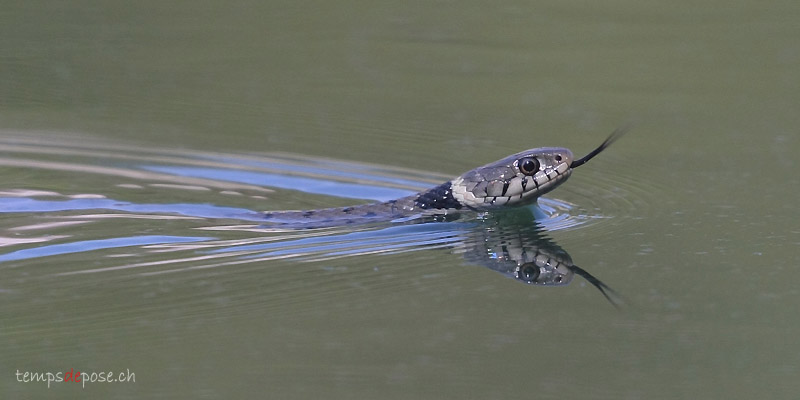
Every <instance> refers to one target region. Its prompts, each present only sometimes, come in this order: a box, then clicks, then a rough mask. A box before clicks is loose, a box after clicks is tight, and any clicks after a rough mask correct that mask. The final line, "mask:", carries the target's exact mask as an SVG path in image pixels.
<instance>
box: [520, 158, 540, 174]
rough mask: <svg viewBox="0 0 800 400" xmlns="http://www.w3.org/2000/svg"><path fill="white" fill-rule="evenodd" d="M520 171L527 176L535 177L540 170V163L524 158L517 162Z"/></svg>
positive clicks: (533, 159)
mask: <svg viewBox="0 0 800 400" xmlns="http://www.w3.org/2000/svg"><path fill="white" fill-rule="evenodd" d="M517 167H518V168H519V171H520V172H522V173H523V174H525V175H533V174H535V173H536V171H538V170H539V161H538V160H537V159H535V158H533V157H524V158H520V159H519V160H517Z"/></svg>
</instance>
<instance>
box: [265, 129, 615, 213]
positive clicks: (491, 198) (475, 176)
mask: <svg viewBox="0 0 800 400" xmlns="http://www.w3.org/2000/svg"><path fill="white" fill-rule="evenodd" d="M623 133H624V130H617V131H615V132H614V133H612V134H611V136H609V137H608V138H607V139H606V140H605V141H604V142H603V143H602V144H601V145H600V146H599V147H597V148H596V149H595V150H594V151H592V152H591V153H589V154H588V155H586V156H585V157H583V158H581V159H579V160H574V158H573V155H572V152H571V151H570V150H569V149H566V148H563V147H541V148H535V149H530V150H526V151H523V152H520V153H516V154H512V155H510V156H508V157H505V158H503V159H501V160H498V161H495V162H492V163H489V164H486V165H484V166H482V167H478V168H475V169H473V170H471V171H468V172H466V173H464V174H462V175H460V176H458V177H456V178H455V179H452V180H450V181H448V182H445V183H442V184H441V185H438V186H436V187H433V188H431V189H428V190H426V191H423V192H420V193H417V194H415V195H412V196H407V197H402V198H399V199H395V200H391V201H386V202H382V203H372V204H364V205H358V206H352V207H337V208H325V209H318V210H299V211H272V212H267V213H265V214H264V218H265V219H266V220H268V221H269V222H270V223H274V224H284V225H299V226H315V227H316V226H331V225H345V224H354V223H366V222H373V221H384V220H397V219H404V218H413V217H416V216H425V215H428V216H447V215H449V214H453V213H458V212H460V211H464V210H472V211H487V210H492V209H496V208H498V207H508V206H522V205H527V204H531V203H533V202H535V201H536V199H538V198H539V196H541V195H543V194H545V193H547V192H549V191H551V190H553V189H555V188H556V187H558V186H559V185H561V184H562V183H564V182H565V181H566V180H567V178H569V176H570V175H571V174H572V170H573V169H575V168H577V167H578V166H580V165H583V164H584V163H586V162H587V161H589V159H591V158H592V157H594V156H595V155H597V154H598V153H600V152H601V151H602V150H603V149H605V148H606V147H608V146H609V145H610V144H611V143H612V142H613V141H614V140H616V139H617V138H618V137H619V136H620V135H622V134H623Z"/></svg>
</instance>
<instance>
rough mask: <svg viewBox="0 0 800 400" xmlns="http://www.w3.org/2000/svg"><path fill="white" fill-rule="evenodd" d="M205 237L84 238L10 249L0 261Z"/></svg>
mask: <svg viewBox="0 0 800 400" xmlns="http://www.w3.org/2000/svg"><path fill="white" fill-rule="evenodd" d="M212 239H213V238H207V237H191V236H159V235H146V236H130V237H120V238H112V239H97V240H84V241H80V242H73V243H62V244H53V245H48V246H41V247H36V248H32V249H24V250H17V251H12V252H11V253H6V254H0V262H6V261H16V260H25V259H28V258H37V257H47V256H56V255H62V254H70V253H80V252H85V251H92V250H101V249H110V248H115V247H128V246H143V245H149V244H166V243H186V242H200V241H204V240H212Z"/></svg>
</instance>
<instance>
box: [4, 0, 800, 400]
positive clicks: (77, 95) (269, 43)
mask: <svg viewBox="0 0 800 400" xmlns="http://www.w3.org/2000/svg"><path fill="white" fill-rule="evenodd" d="M8 3H9V4H4V5H3V7H2V8H1V9H0V145H1V146H0V150H1V151H0V161H2V162H1V163H0V168H2V171H3V175H2V176H3V179H2V184H0V192H3V193H4V194H5V195H6V196H9V193H12V194H13V195H17V196H20V198H23V199H38V200H42V199H57V200H59V201H62V200H66V199H74V198H75V196H78V197H80V196H81V195H101V196H105V197H106V198H109V199H114V200H115V201H119V202H128V203H135V204H151V203H152V204H175V205H181V204H206V205H209V206H218V207H231V208H236V209H245V210H265V209H270V210H278V209H290V208H318V207H327V206H339V205H346V204H353V203H357V202H360V201H357V200H352V199H347V198H341V197H334V196H326V195H320V194H316V195H315V194H302V193H300V192H295V191H290V190H282V189H276V188H274V187H273V188H269V187H266V186H269V185H267V184H266V183H265V184H264V185H259V184H253V183H249V184H245V183H241V182H240V183H237V184H235V185H234V184H231V183H230V182H227V181H224V182H223V181H221V180H210V179H209V180H204V181H198V180H194V181H191V180H186V179H184V180H176V179H172V178H169V177H165V176H163V175H156V174H154V173H153V174H150V175H140V174H141V173H142V170H140V169H136V168H137V166H140V165H144V164H148V165H149V164H158V165H161V166H171V165H184V164H186V165H188V164H189V161H186V160H188V159H191V162H192V163H194V164H192V165H199V164H198V163H201V161H198V160H205V161H202V162H203V163H206V164H202V165H205V166H208V165H209V164H208V162H209V161H208V159H210V158H212V157H211V156H209V154H212V155H214V156H220V157H222V156H224V157H228V158H230V159H233V158H235V157H247V160H251V161H252V160H255V161H260V160H264V159H266V158H267V157H271V156H272V155H274V154H275V153H290V154H292V158H291V160H292V162H293V163H296V165H299V166H307V167H311V171H310V172H308V174H311V175H317V176H319V177H322V178H325V177H326V176H327V174H328V172H329V171H328V169H331V170H336V169H337V168H344V169H346V168H355V167H351V165H362V164H349V163H366V164H367V165H370V166H372V167H370V168H377V169H380V168H387V169H388V170H389V171H390V175H392V176H400V177H403V176H404V174H414V176H413V177H412V178H410V179H412V180H416V181H419V182H434V183H435V182H436V179H437V178H438V177H440V176H444V177H447V176H453V175H457V174H459V173H461V172H464V171H467V170H469V169H471V168H474V167H476V166H479V165H482V164H485V163H487V162H490V161H493V160H496V159H499V158H501V157H504V156H506V155H508V154H512V153H515V152H518V151H521V150H524V149H527V148H531V147H539V146H564V147H568V148H570V149H572V150H573V151H574V152H575V153H576V154H578V155H582V154H585V153H586V152H588V151H590V150H591V149H592V148H594V147H595V146H597V144H599V142H600V141H602V139H603V138H604V137H605V136H606V135H607V134H608V133H609V132H611V131H612V130H613V129H615V128H617V127H618V126H621V125H625V124H628V123H631V124H632V126H633V129H632V130H631V132H630V133H629V134H628V135H627V136H626V137H624V138H623V139H622V140H620V141H619V142H617V143H615V144H614V146H612V147H611V148H610V149H609V150H607V151H606V152H604V153H603V154H601V155H600V156H598V158H597V159H596V160H593V161H592V162H591V163H589V164H587V166H585V167H582V168H581V169H579V170H577V171H576V172H575V173H574V175H573V177H572V178H570V180H569V182H567V183H566V184H564V186H562V187H561V188H559V189H558V190H556V191H554V192H553V193H552V196H553V197H554V198H557V199H558V200H561V201H564V202H566V203H568V204H573V205H574V207H575V208H574V209H573V211H572V213H573V214H575V215H586V216H589V217H591V218H590V220H591V222H590V223H585V224H582V225H581V224H578V225H576V226H571V227H568V228H566V229H556V230H553V231H552V232H550V233H549V234H548V236H549V237H551V238H552V239H553V241H554V242H556V243H558V245H559V246H561V247H562V248H563V249H564V250H565V251H567V252H568V253H569V255H570V257H571V258H572V259H573V260H574V261H575V263H576V264H577V265H580V266H581V267H582V268H584V269H585V270H587V271H589V272H591V273H592V274H594V275H595V276H597V277H598V278H599V279H601V280H602V281H603V282H605V283H606V284H608V285H609V286H610V287H612V288H613V289H614V290H616V291H617V292H618V293H619V294H620V296H622V297H623V298H624V301H625V304H626V305H625V306H624V307H622V308H621V310H619V311H618V310H616V309H615V308H614V307H612V306H611V305H610V304H609V303H608V302H606V300H605V299H604V298H603V297H602V296H601V295H600V294H599V293H598V292H597V290H595V289H594V288H593V287H591V285H589V284H587V283H586V282H585V281H582V280H580V279H578V278H576V279H574V280H573V282H571V283H570V285H568V286H565V287H558V288H548V287H535V286H530V285H524V284H520V283H519V282H515V281H514V280H513V279H507V278H504V277H503V276H501V275H499V274H497V273H495V272H493V271H489V270H487V269H486V268H482V267H481V266H480V265H476V263H471V262H469V261H465V260H464V259H463V258H462V257H460V256H459V251H458V248H457V246H456V248H451V247H447V248H436V247H434V246H430V247H426V246H422V247H421V248H418V249H416V250H415V251H408V252H378V251H375V252H370V251H360V252H358V254H357V255H354V256H348V257H332V256H331V255H330V254H328V253H324V254H323V252H322V250H319V251H320V253H319V254H317V255H316V256H315V257H311V258H308V257H306V256H308V254H306V253H303V254H304V255H303V257H306V258H303V257H298V256H297V255H296V254H293V250H292V249H293V247H291V246H289V247H286V248H282V250H286V252H285V253H282V254H283V255H285V256H286V257H283V256H282V255H279V254H277V253H276V254H273V255H271V256H270V257H267V258H264V259H262V260H256V261H247V262H241V263H238V264H237V263H235V262H230V263H228V262H229V261H233V260H234V259H232V258H222V260H225V262H224V263H222V262H221V266H213V264H214V262H215V261H214V259H210V258H208V257H210V255H213V254H216V253H209V252H204V251H203V249H202V248H199V247H192V246H194V245H192V246H190V244H186V243H184V244H183V245H182V246H180V245H178V244H176V243H172V244H170V245H165V244H152V245H147V244H139V245H135V246H134V245H132V246H130V247H126V248H116V249H113V250H110V249H98V250H96V251H84V252H76V253H69V254H66V253H65V254H60V255H55V256H43V255H41V254H40V253H39V256H36V257H31V258H25V259H22V258H14V259H11V258H3V260H6V261H4V262H2V263H0V271H2V272H3V276H4V278H3V279H2V280H0V301H2V304H3V308H2V314H0V315H2V316H3V322H2V328H0V344H2V347H1V348H0V394H2V396H0V397H3V398H41V397H45V396H57V397H59V398H62V397H63V398H226V397H232V398H236V397H240V398H248V397H249V398H259V397H265V398H323V397H324V398H382V399H386V398H498V399H499V398H503V399H506V398H542V399H549V398H558V399H571V398H576V399H578V398H607V399H619V398H630V399H634V398H644V399H653V398H741V399H750V398H756V397H757V396H758V397H759V398H771V399H779V398H786V399H790V398H796V397H797V395H798V393H800V383H798V381H797V376H798V374H799V373H800V342H798V340H797V339H796V338H797V337H798V336H800V317H798V315H797V307H796V305H797V304H799V303H800V291H798V289H797V282H798V281H800V222H798V221H800V218H798V214H797V211H796V209H797V201H796V199H797V198H798V197H800V180H799V179H798V177H797V174H796V171H797V160H798V157H797V154H798V153H800V138H799V135H798V127H800V113H798V112H797V110H798V107H800V73H798V71H800V42H798V40H797V38H798V37H800V24H798V23H797V21H798V19H800V3H797V2H778V1H774V2H702V3H698V2H670V3H663V2H650V1H644V2H642V1H638V2H636V1H621V2H610V3H598V2H577V1H571V2H563V1H552V2H544V1H537V2H505V3H503V4H501V5H498V4H491V5H490V4H488V3H485V2H405V3H385V4H377V3H373V2H324V1H299V2H298V1H292V2H289V1H286V2H280V1H273V2H247V1H245V2H202V3H198V2H185V1H184V2H175V1H173V2H167V3H165V2H148V1H139V2H114V1H106V2H88V1H73V2H52V1H51V2H48V1H32V2H8ZM176 155H177V156H176ZM176 157H184V158H176ZM320 160H337V162H339V161H340V162H342V163H344V164H342V165H344V166H339V167H336V166H334V167H331V166H330V165H329V164H324V165H322V166H320V164H318V162H320ZM221 165H222V166H224V165H225V162H222V163H221ZM242 165H244V164H241V165H239V166H237V168H241V169H246V168H245V167H243V166H242ZM214 166H215V167H220V165H219V164H214ZM315 168H316V169H315ZM131 171H136V173H135V174H134V173H133V172H131ZM148 171H150V172H152V170H148ZM425 174H430V175H425ZM354 182H355V183H359V182H361V181H359V180H357V179H356V180H355V181H354ZM267 183H268V182H267ZM361 183H364V182H361ZM159 184H161V185H162V186H159ZM176 184H180V185H183V186H169V185H176ZM366 184H367V185H369V184H370V182H366ZM120 185H122V186H120ZM164 185H167V186H164ZM390 186H391V185H390ZM395 186H397V185H395ZM400 186H403V187H406V186H409V185H405V186H404V185H400ZM411 186H413V185H411ZM20 190H39V191H50V192H54V193H55V194H52V195H47V196H45V195H37V196H34V195H25V194H20V192H19V191H20ZM15 191H16V192H15ZM231 193H235V194H236V195H233V194H231ZM70 196H72V197H70ZM8 204H10V203H3V206H2V207H8ZM15 204H16V203H15ZM0 211H2V214H0V230H1V231H0V237H2V239H3V241H2V244H3V247H0V252H1V253H2V254H0V257H9V256H8V254H16V255H17V256H18V255H19V254H25V253H14V252H17V251H21V250H29V249H33V250H34V251H37V250H38V251H41V249H43V248H45V247H44V246H45V245H49V244H55V243H69V242H71V241H79V240H80V241H98V240H105V239H108V238H120V237H134V236H135V237H140V236H141V237H150V238H153V237H156V236H158V237H162V236H170V237H186V238H188V237H211V236H213V237H214V240H216V241H218V242H213V243H214V245H215V246H221V244H220V243H222V241H226V240H227V241H230V242H231V243H236V245H241V244H244V243H246V242H248V241H258V240H266V239H264V238H265V237H266V238H271V237H273V236H270V235H272V234H263V233H262V232H257V231H248V230H245V229H239V228H236V229H234V228H231V227H234V226H240V225H243V224H247V223H252V221H247V220H246V219H245V220H238V219H237V218H236V216H235V215H234V214H224V213H223V214H222V215H223V216H219V215H217V214H216V212H217V211H214V210H212V211H209V212H208V213H206V214H203V213H201V212H199V211H197V212H195V211H193V212H194V214H191V215H192V216H193V217H195V218H194V219H189V218H186V219H180V218H172V217H175V216H176V214H174V213H169V212H146V211H137V212H139V213H140V214H141V215H139V214H137V215H139V217H137V218H110V217H103V218H100V217H98V216H97V215H98V214H102V213H104V212H106V211H101V210H99V209H93V208H89V209H78V208H67V209H65V210H61V211H50V212H42V211H36V210H33V211H28V212H24V211H22V210H20V209H14V210H13V211H9V209H8V208H6V209H0ZM124 212H132V211H124ZM124 212H123V213H124ZM203 212H205V211H203ZM198 213H199V214H198ZM209 213H210V214H209ZM145 214H146V215H145ZM153 215H157V216H160V217H159V218H161V217H164V216H169V217H170V218H169V219H155V218H156V217H154V216H153ZM184 216H185V215H184ZM594 217H597V218H594ZM41 224H51V225H45V226H44V227H42V226H41ZM277 239H281V238H280V237H277ZM277 239H276V240H277ZM15 240H16V241H15ZM20 240H25V241H22V242H20ZM34 240H40V241H39V242H36V241H34ZM404 240H407V239H404ZM91 243H98V242H91ZM159 243H161V242H159ZM201 243H204V242H201ZM350 245H351V246H354V248H355V246H358V245H359V244H358V243H353V244H350ZM299 248H300V249H301V250H303V251H309V252H310V251H311V250H309V249H308V248H305V247H302V246H300V247H299ZM62 249H63V248H62ZM370 249H373V248H372V247H370ZM315 251H316V250H315ZM295 253H297V252H295ZM315 254H316V253H315ZM15 257H16V256H15ZM236 260H239V259H236ZM241 260H246V259H241ZM237 262H238V261H237ZM223 264H224V265H223ZM123 267H124V268H123ZM70 369H75V370H82V371H98V372H99V371H114V372H119V371H126V370H130V371H132V372H134V373H135V375H136V376H135V379H136V381H135V382H127V383H94V384H87V385H86V387H85V388H82V387H81V385H79V384H74V383H61V384H56V385H52V386H51V387H50V388H49V389H48V388H47V385H46V384H44V383H39V382H36V383H33V382H29V383H25V382H18V380H17V378H16V376H15V373H16V372H17V371H23V372H24V371H36V372H47V371H50V372H58V371H69V370H70Z"/></svg>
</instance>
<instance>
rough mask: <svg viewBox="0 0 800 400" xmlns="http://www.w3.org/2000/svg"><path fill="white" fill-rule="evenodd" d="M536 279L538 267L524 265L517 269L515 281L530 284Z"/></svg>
mask: <svg viewBox="0 0 800 400" xmlns="http://www.w3.org/2000/svg"><path fill="white" fill-rule="evenodd" d="M537 278H539V267H538V266H536V264H534V263H525V264H522V265H520V266H519V267H518V268H517V279H519V280H522V281H525V282H527V283H531V282H535V281H536V279H537Z"/></svg>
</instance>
